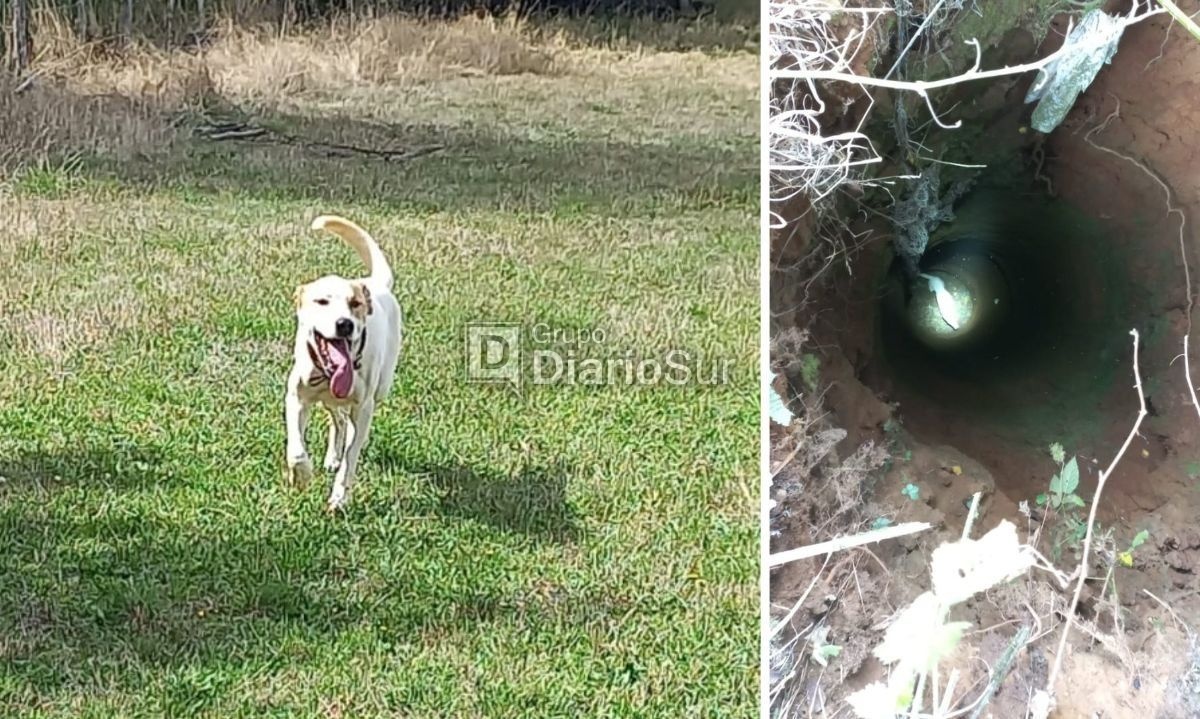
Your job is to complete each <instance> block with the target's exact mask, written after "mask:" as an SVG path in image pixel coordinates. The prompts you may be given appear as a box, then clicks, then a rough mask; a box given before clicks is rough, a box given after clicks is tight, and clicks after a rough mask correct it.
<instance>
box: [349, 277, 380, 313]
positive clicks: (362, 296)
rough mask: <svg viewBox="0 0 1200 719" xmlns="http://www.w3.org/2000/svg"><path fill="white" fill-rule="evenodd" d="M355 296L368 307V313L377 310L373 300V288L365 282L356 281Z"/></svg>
mask: <svg viewBox="0 0 1200 719" xmlns="http://www.w3.org/2000/svg"><path fill="white" fill-rule="evenodd" d="M354 298H355V299H356V300H358V301H359V302H362V303H363V305H365V306H366V308H367V314H371V313H372V312H374V311H375V307H374V305H373V303H372V302H371V290H369V289H367V285H366V284H365V283H363V282H355V283H354Z"/></svg>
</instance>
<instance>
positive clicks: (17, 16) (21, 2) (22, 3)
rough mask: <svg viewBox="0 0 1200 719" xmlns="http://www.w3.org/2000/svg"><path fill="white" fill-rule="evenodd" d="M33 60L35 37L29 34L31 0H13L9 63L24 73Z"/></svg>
mask: <svg viewBox="0 0 1200 719" xmlns="http://www.w3.org/2000/svg"><path fill="white" fill-rule="evenodd" d="M32 61H33V37H32V36H31V35H30V34H29V0H13V4H12V34H11V36H10V37H9V42H8V64H9V66H10V67H12V68H13V69H14V70H16V71H17V72H18V73H23V72H25V70H27V69H28V68H29V63H30V62H32Z"/></svg>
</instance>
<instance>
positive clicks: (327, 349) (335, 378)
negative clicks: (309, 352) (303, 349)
mask: <svg viewBox="0 0 1200 719" xmlns="http://www.w3.org/2000/svg"><path fill="white" fill-rule="evenodd" d="M313 340H314V343H315V344H316V347H317V354H318V355H320V357H321V363H322V364H323V365H324V366H323V367H322V368H321V369H322V370H323V371H324V372H325V376H326V377H328V378H329V391H330V392H332V393H333V396H334V397H337V398H338V399H345V398H346V397H349V396H350V390H352V389H353V388H354V360H353V359H352V358H351V357H350V340H348V339H343V338H338V339H332V340H331V339H326V338H324V337H322V336H321V334H320V333H319V332H313Z"/></svg>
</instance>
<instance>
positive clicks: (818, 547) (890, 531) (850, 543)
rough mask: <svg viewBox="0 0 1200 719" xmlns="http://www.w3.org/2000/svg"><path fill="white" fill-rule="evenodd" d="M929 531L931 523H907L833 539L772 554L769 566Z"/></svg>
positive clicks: (931, 527) (931, 526) (768, 560)
mask: <svg viewBox="0 0 1200 719" xmlns="http://www.w3.org/2000/svg"><path fill="white" fill-rule="evenodd" d="M927 529H933V525H932V524H930V523H929V522H905V523H904V524H897V525H896V526H894V527H884V528H883V529H875V530H872V531H870V532H863V533H862V534H855V535H852V536H849V537H838V538H837V539H831V540H829V541H828V542H818V543H817V544H810V545H808V546H807V547H799V548H797V549H789V550H787V551H785V552H779V553H777V554H772V555H771V556H770V557H769V558H768V559H767V566H770V567H778V566H779V565H781V564H787V563H788V562H794V561H796V560H797V559H806V558H808V557H815V556H817V555H818V554H826V553H828V552H837V551H841V550H843V549H849V548H851V547H858V546H860V545H863V544H871V543H873V542H880V541H883V540H885V539H895V538H896V537H903V536H905V535H909V534H916V533H917V532H924V531H925V530H927Z"/></svg>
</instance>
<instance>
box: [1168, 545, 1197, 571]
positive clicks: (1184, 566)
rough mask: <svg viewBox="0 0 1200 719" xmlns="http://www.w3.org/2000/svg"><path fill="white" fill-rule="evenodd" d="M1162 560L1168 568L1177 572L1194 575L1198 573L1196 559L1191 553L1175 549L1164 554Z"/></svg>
mask: <svg viewBox="0 0 1200 719" xmlns="http://www.w3.org/2000/svg"><path fill="white" fill-rule="evenodd" d="M1162 558H1163V561H1164V562H1166V563H1167V566H1168V567H1170V568H1171V569H1174V570H1175V571H1177V572H1184V573H1185V574H1193V573H1195V571H1196V558H1195V557H1194V556H1193V555H1192V554H1191V553H1189V552H1183V551H1179V550H1174V549H1173V550H1169V551H1166V552H1163V555H1162Z"/></svg>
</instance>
